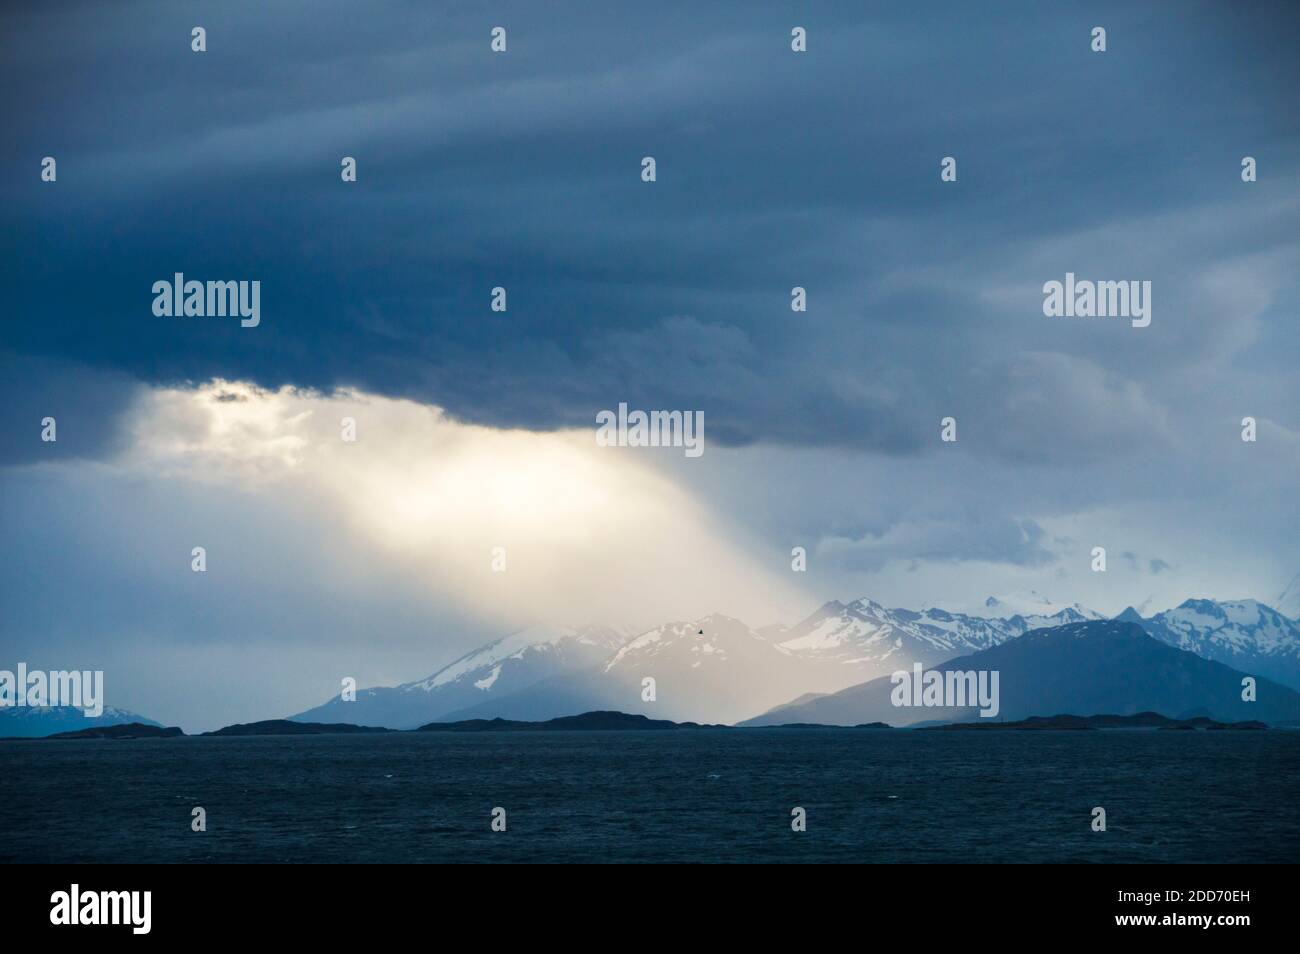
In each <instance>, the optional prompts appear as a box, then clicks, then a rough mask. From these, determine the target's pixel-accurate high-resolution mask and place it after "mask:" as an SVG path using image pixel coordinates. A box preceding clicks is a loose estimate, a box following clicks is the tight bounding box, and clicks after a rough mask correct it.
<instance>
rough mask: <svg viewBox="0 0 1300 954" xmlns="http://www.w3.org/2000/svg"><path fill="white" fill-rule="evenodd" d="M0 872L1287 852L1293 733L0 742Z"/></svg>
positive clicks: (1298, 740)
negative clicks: (99, 866)
mask: <svg viewBox="0 0 1300 954" xmlns="http://www.w3.org/2000/svg"><path fill="white" fill-rule="evenodd" d="M195 806H202V807H203V808H205V809H206V811H207V831H206V832H202V833H196V832H192V831H191V830H190V822H191V809H192V808H193V807H195ZM497 806H500V807H503V808H505V809H506V813H507V814H506V822H507V830H506V831H504V832H493V831H492V830H491V828H490V822H491V813H492V809H493V808H494V807H497ZM795 806H800V807H802V808H804V809H806V811H807V831H804V832H794V831H792V830H791V825H790V822H791V809H792V808H793V807H795ZM1094 806H1102V807H1104V808H1105V810H1106V815H1107V830H1106V831H1105V832H1093V831H1091V829H1090V822H1091V820H1092V809H1093V807H1094ZM0 861H4V862H86V861H89V862H236V861H267V862H344V863H346V862H450V861H456V862H485V863H502V862H660V861H672V862H744V861H750V862H927V861H942V862H1130V863H1141V862H1264V861H1271V862H1295V861H1300V732H1297V731H1288V730H1277V729H1274V730H1268V731H1262V732H1153V731H1108V732H1063V731H1048V732H982V733H974V732H914V731H901V730H894V731H888V730H881V731H872V730H850V729H757V730H745V731H725V730H701V731H675V732H564V733H502V734H483V735H452V734H440V733H438V734H434V733H406V734H398V735H383V736H345V735H334V736H310V737H292V738H288V737H278V738H268V737H262V738H179V739H155V740H139V741H129V742H113V741H67V742H0Z"/></svg>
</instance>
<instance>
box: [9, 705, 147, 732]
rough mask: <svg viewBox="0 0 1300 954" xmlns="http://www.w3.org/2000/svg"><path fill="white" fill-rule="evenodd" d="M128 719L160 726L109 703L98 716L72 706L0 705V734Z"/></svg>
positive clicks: (69, 728) (76, 728) (70, 729)
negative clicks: (87, 713) (88, 714)
mask: <svg viewBox="0 0 1300 954" xmlns="http://www.w3.org/2000/svg"><path fill="white" fill-rule="evenodd" d="M131 723H134V724H136V725H147V726H154V727H156V728H162V724H161V723H159V722H155V721H154V720H153V719H147V718H145V717H144V716H142V715H140V714H138V713H135V712H130V711H129V710H127V709H114V708H113V707H111V706H106V707H105V708H104V711H103V712H102V713H100V714H99V715H98V716H87V715H86V714H85V713H84V712H82V710H80V709H77V708H74V707H73V706H0V738H6V739H37V738H44V737H46V736H51V735H55V734H56V733H64V732H78V731H80V730H82V729H97V728H102V727H104V726H113V725H128V724H131Z"/></svg>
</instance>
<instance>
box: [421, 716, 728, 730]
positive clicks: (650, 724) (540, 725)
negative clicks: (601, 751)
mask: <svg viewBox="0 0 1300 954" xmlns="http://www.w3.org/2000/svg"><path fill="white" fill-rule="evenodd" d="M727 728H730V726H723V725H700V724H699V723H697V722H670V721H668V720H667V719H649V718H647V717H645V716H643V715H631V714H629V713H626V712H584V713H582V714H581V715H573V716H560V717H559V718H555V719H546V720H545V721H542V722H521V721H517V720H514V719H467V720H464V721H461V722H431V723H429V724H428V725H422V726H420V731H421V732H565V731H568V732H572V731H575V730H577V731H584V732H590V731H593V730H598V731H629V730H630V731H634V732H662V731H671V730H673V729H727Z"/></svg>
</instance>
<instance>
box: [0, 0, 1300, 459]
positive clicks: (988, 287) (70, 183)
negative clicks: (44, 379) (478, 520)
mask: <svg viewBox="0 0 1300 954" xmlns="http://www.w3.org/2000/svg"><path fill="white" fill-rule="evenodd" d="M593 6H594V8H593ZM3 17H4V23H3V34H4V41H3V42H4V48H5V55H4V57H3V61H2V63H0V90H2V92H0V97H3V99H2V100H0V101H2V102H3V107H4V114H5V116H6V127H7V135H6V144H5V147H4V152H3V157H2V161H0V197H2V198H3V201H4V205H5V210H6V211H5V213H4V217H5V222H6V227H5V229H4V234H3V238H2V239H0V252H2V253H3V261H4V265H3V268H4V271H5V282H4V286H5V289H6V293H7V302H6V306H7V308H8V309H9V314H8V315H7V316H6V320H5V321H4V324H3V332H2V335H3V337H2V338H0V344H2V345H3V347H5V348H7V349H8V350H10V351H12V352H15V353H18V354H23V355H44V356H49V357H57V358H60V359H67V360H72V361H76V362H80V363H82V364H84V365H86V366H90V367H95V368H103V369H108V370H110V371H112V372H115V373H121V374H124V375H130V376H134V377H137V378H139V379H141V380H144V381H147V382H151V383H154V382H163V383H171V382H179V381H199V380H204V379H207V378H209V377H212V376H216V375H220V376H222V377H226V378H246V379H249V380H253V381H255V382H257V383H259V384H262V385H265V386H276V385H279V384H283V383H293V384H298V385H304V386H310V387H318V388H325V389H328V388H330V387H333V386H338V385H355V386H360V387H362V388H365V389H367V390H370V391H374V392H379V393H384V394H389V395H400V396H407V397H412V398H415V399H418V400H421V401H426V402H430V403H436V404H440V405H443V406H445V407H447V408H448V409H449V410H450V411H451V412H452V413H453V414H455V415H457V416H458V417H461V418H463V419H466V420H470V421H474V422H481V423H488V424H494V425H503V426H523V427H529V428H550V427H556V426H565V425H575V424H580V425H584V426H585V425H590V424H591V423H592V421H593V419H594V414H595V412H596V411H597V410H599V409H601V408H606V407H613V406H615V405H616V404H617V402H619V401H623V400H626V401H628V402H629V403H631V404H633V405H637V406H646V407H662V408H692V409H695V408H698V409H702V410H704V411H705V413H706V419H707V421H708V427H709V435H710V439H712V440H716V441H720V442H723V443H731V444H745V443H750V442H755V441H762V440H770V441H775V442H780V443H785V444H794V445H819V444H831V445H841V446H847V447H862V448H868V449H879V450H885V451H889V452H909V451H913V450H915V449H917V448H918V447H921V446H923V445H932V444H933V439H934V432H935V429H936V422H937V420H938V417H939V416H941V415H942V414H945V413H949V412H950V411H951V410H952V409H953V408H962V409H963V411H964V412H965V413H967V414H968V415H969V416H972V417H974V420H973V421H972V422H971V430H970V431H969V433H971V434H987V435H990V436H991V438H992V439H990V440H989V441H987V442H985V444H984V446H986V447H988V448H990V449H992V450H993V451H995V452H997V453H1000V454H1004V455H1006V456H1008V457H1010V458H1011V459H1013V460H1015V459H1024V460H1042V459H1056V458H1057V455H1058V453H1060V454H1065V455H1066V459H1067V460H1068V459H1070V458H1071V457H1077V456H1079V455H1081V454H1082V455H1084V456H1087V455H1088V454H1089V453H1091V452H1092V451H1094V450H1097V449H1099V448H1101V447H1105V446H1106V445H1107V442H1108V441H1110V440H1111V438H1110V435H1111V434H1113V433H1114V431H1113V428H1112V427H1111V425H1112V424H1115V423H1116V422H1117V421H1121V422H1126V423H1124V426H1123V427H1122V428H1121V431H1122V433H1121V438H1120V443H1121V444H1123V443H1131V444H1135V445H1137V444H1143V443H1144V442H1149V441H1151V440H1157V441H1158V440H1160V439H1161V433H1160V432H1161V428H1162V426H1163V424H1162V421H1161V418H1160V413H1159V410H1158V408H1159V405H1160V404H1161V402H1162V399H1163V398H1164V397H1165V395H1164V394H1163V393H1159V391H1160V388H1161V386H1162V382H1161V376H1162V375H1163V376H1168V375H1170V374H1176V373H1177V372H1178V371H1179V369H1180V368H1182V367H1183V366H1184V365H1186V364H1187V363H1188V362H1189V361H1192V360H1195V359H1196V357H1197V356H1198V355H1201V354H1203V353H1204V352H1205V351H1207V350H1213V348H1214V347H1215V346H1214V345H1213V344H1212V342H1214V341H1215V340H1217V338H1216V335H1218V334H1219V332H1218V331H1217V330H1216V326H1215V325H1213V324H1212V323H1210V322H1209V321H1204V322H1190V323H1188V324H1186V325H1180V326H1179V328H1178V330H1177V331H1176V332H1164V333H1173V334H1177V335H1179V336H1180V338H1179V339H1178V341H1179V347H1175V348H1170V347H1167V345H1168V343H1169V341H1170V340H1171V339H1169V338H1165V339H1163V344H1164V345H1166V347H1163V348H1161V347H1158V346H1156V345H1155V344H1154V341H1155V337H1156V335H1155V332H1152V334H1151V339H1152V340H1151V341H1150V342H1145V343H1144V342H1143V341H1142V339H1141V336H1140V333H1137V334H1132V335H1130V336H1128V337H1126V338H1125V339H1123V341H1124V346H1123V347H1122V348H1117V347H1116V345H1115V342H1116V340H1117V338H1116V336H1115V335H1114V334H1112V333H1109V332H1107V333H1098V332H1097V329H1086V330H1082V329H1069V330H1065V331H1063V330H1062V326H1059V325H1058V326H1050V327H1049V323H1048V322H1047V319H1044V318H1043V316H1042V314H1041V311H1040V310H1039V307H1040V304H1041V295H1040V292H1039V291H1038V289H1039V286H1041V283H1042V282H1043V281H1044V280H1047V279H1050V278H1060V277H1061V276H1062V274H1063V273H1064V272H1065V271H1066V270H1067V269H1074V270H1077V271H1080V272H1082V271H1085V270H1087V269H1088V268H1089V267H1090V266H1094V265H1096V266H1099V267H1100V266H1104V265H1107V264H1111V260H1110V259H1108V258H1107V256H1108V254H1110V252H1111V249H1112V247H1113V241H1114V234H1115V232H1116V230H1117V229H1122V228H1123V225H1122V223H1125V222H1127V221H1129V220H1132V219H1144V220H1148V221H1158V220H1159V218H1160V217H1161V216H1165V215H1177V214H1179V213H1180V212H1181V211H1183V210H1186V209H1188V208H1191V207H1198V206H1202V205H1213V204H1214V203H1228V202H1236V203H1239V204H1238V205H1237V206H1236V207H1235V211H1234V215H1235V217H1236V218H1235V224H1234V228H1235V229H1236V233H1235V234H1236V235H1237V236H1241V237H1240V238H1234V237H1233V233H1232V232H1231V230H1228V231H1226V232H1225V231H1224V230H1223V229H1222V228H1220V225H1219V223H1216V222H1215V221H1214V220H1213V219H1204V220H1202V223H1201V227H1200V230H1199V231H1195V232H1193V233H1192V234H1190V235H1189V234H1187V233H1185V232H1184V233H1181V234H1177V235H1168V234H1165V235H1163V236H1161V238H1160V240H1159V241H1158V242H1157V247H1154V248H1153V247H1149V246H1147V247H1144V248H1145V250H1146V251H1149V252H1150V257H1147V256H1146V255H1145V253H1139V254H1138V255H1137V257H1136V261H1135V260H1134V259H1133V258H1132V257H1130V258H1128V259H1126V260H1124V261H1122V262H1120V264H1126V263H1127V262H1132V263H1133V264H1134V266H1135V267H1138V268H1148V269H1149V270H1150V273H1151V274H1146V275H1140V276H1129V275H1127V273H1126V274H1121V275H1115V276H1114V277H1119V278H1123V277H1155V278H1157V279H1158V284H1157V287H1158V292H1157V294H1158V296H1159V297H1158V298H1157V306H1156V307H1157V309H1160V308H1162V307H1163V308H1165V309H1167V310H1166V311H1164V312H1160V311H1159V310H1158V311H1157V317H1156V325H1155V326H1154V327H1155V328H1156V329H1160V328H1161V327H1162V326H1166V327H1167V326H1168V323H1169V322H1170V320H1171V310H1172V309H1173V308H1178V309H1179V311H1181V310H1182V307H1181V306H1182V305H1183V304H1188V305H1189V306H1190V305H1191V304H1194V302H1192V301H1190V300H1185V299H1180V296H1179V293H1178V292H1177V291H1176V290H1175V289H1176V286H1177V284H1178V282H1179V281H1180V280H1181V279H1183V278H1185V276H1187V275H1188V274H1194V273H1196V271H1197V270H1198V269H1199V268H1200V267H1201V266H1202V264H1203V263H1205V262H1213V261H1216V260H1218V259H1221V258H1223V257H1225V256H1229V255H1240V254H1243V253H1254V254H1258V255H1267V254H1270V249H1274V248H1275V247H1276V246H1277V245H1278V243H1283V242H1286V241H1288V239H1287V235H1288V227H1290V228H1289V234H1290V236H1291V239H1292V240H1293V237H1294V224H1295V214H1294V213H1295V209H1294V206H1293V205H1291V206H1287V205H1286V204H1285V201H1284V200H1285V199H1287V197H1288V193H1287V192H1286V191H1285V190H1286V189H1287V186H1286V185H1285V183H1286V182H1287V180H1288V176H1289V177H1290V178H1291V180H1293V179H1294V174H1295V169H1296V166H1297V129H1296V125H1295V118H1294V116H1295V111H1294V105H1295V102H1294V96H1293V91H1294V89H1296V88H1297V87H1298V86H1300V75H1298V71H1297V67H1296V61H1295V58H1294V55H1293V54H1294V49H1295V45H1294V43H1295V41H1296V39H1297V30H1296V19H1297V18H1296V16H1295V15H1294V13H1293V12H1290V11H1289V10H1288V7H1287V6H1286V5H1284V4H1278V5H1259V6H1251V7H1250V8H1249V9H1235V8H1227V7H1225V6H1217V5H1208V4H1207V5H1186V4H1184V5H1179V6H1178V7H1177V8H1176V9H1175V8H1174V7H1173V6H1170V5H1136V6H1135V5H1132V4H1120V5H1112V6H1108V7H1102V8H1100V9H1099V10H1093V11H1089V12H1087V13H1084V12H1082V11H1078V10H1074V9H1072V8H1069V7H1065V8H1051V9H1049V8H1048V6H1047V5H1043V4H1038V3H1024V4H1011V5H999V6H998V7H997V8H996V9H995V10H994V9H992V8H987V9H986V8H984V7H981V6H977V5H971V4H965V3H954V4H946V5H935V6H928V7H926V8H925V9H924V10H923V11H922V10H918V11H913V12H908V11H907V10H905V9H904V8H902V7H899V8H897V9H884V10H877V9H871V8H867V7H865V6H863V7H861V8H859V7H857V6H855V5H832V4H825V5H817V4H814V5H810V6H808V7H805V8H801V10H800V12H798V13H795V12H792V11H791V10H789V9H788V8H787V7H786V5H777V4H772V5H760V6H757V7H756V6H755V5H753V4H739V3H736V4H667V5H665V4H655V5H650V6H646V7H637V6H635V5H631V4H617V5H609V6H603V5H588V4H571V5H564V4H547V5H545V6H544V7H543V6H541V5H537V4H505V5H496V6H494V7H493V8H492V10H491V12H476V11H474V10H473V9H472V8H465V7H461V6H452V5H448V6H445V7H444V6H439V5H436V4H428V5H425V4H419V5H410V4H398V5H391V6H382V7H376V6H372V5H367V6H365V7H358V6H356V5H341V4H340V5H328V6H324V7H322V6H321V5H319V4H284V3H277V4H274V5H266V4H254V3H239V4H222V5H219V6H216V5H212V6H198V7H195V6H190V5H177V4H156V5H140V4H136V5H133V6H124V5H104V6H101V5H83V6H74V7H68V6H66V5H60V6H57V7H44V6H41V7H36V6H31V7H23V6H16V5H10V6H7V7H6V9H5V11H4V13H3ZM1095 23H1101V24H1104V25H1105V26H1106V27H1107V29H1108V31H1109V46H1110V49H1109V52H1107V53H1106V54H1094V53H1092V52H1090V51H1089V49H1088V42H1087V38H1088V31H1089V29H1090V28H1091V27H1092V26H1093V25H1094V24H1095ZM497 24H501V25H504V26H506V27H507V28H508V30H509V44H510V46H509V52H508V53H507V54H505V55H493V54H492V53H491V52H490V51H489V49H488V31H489V29H490V28H491V27H492V26H494V25H497ZM795 24H799V25H804V26H806V27H807V28H808V30H809V37H810V40H809V44H810V52H809V53H807V54H804V55H795V54H792V53H791V52H790V49H789V31H790V28H791V26H793V25H795ZM195 25H202V26H204V27H205V28H206V29H207V33H208V52H206V53H202V54H196V53H192V52H191V51H190V48H189V31H190V29H191V27H193V26H195ZM1246 152H1250V153H1252V154H1258V155H1260V156H1261V157H1262V158H1261V181H1260V182H1259V183H1257V184H1255V185H1254V186H1252V187H1250V188H1252V189H1254V190H1255V191H1254V192H1253V193H1252V194H1250V195H1249V196H1246V197H1243V196H1242V193H1241V189H1242V188H1243V186H1242V184H1241V183H1240V181H1239V179H1238V176H1237V166H1238V162H1239V160H1240V157H1241V155H1243V154H1245V153H1246ZM45 155H53V156H55V157H56V158H57V159H58V162H59V179H58V182H57V183H56V184H53V185H50V184H45V183H41V182H40V181H39V179H38V169H39V161H40V159H41V157H42V156H45ZM345 155H347V156H354V157H356V159H357V161H358V164H359V181H358V182H356V183H355V184H344V183H342V182H341V181H340V180H339V160H340V158H341V157H342V156H345ZM644 155H653V156H655V157H656V159H657V161H658V174H659V181H658V182H656V183H654V184H652V185H648V184H645V183H642V182H641V181H640V180H639V169H640V167H639V162H640V159H641V157H642V156H644ZM945 155H954V156H956V157H957V158H958V161H959V180H958V182H957V183H955V184H949V185H944V184H941V183H940V182H939V181H938V169H939V160H940V158H941V157H943V156H945ZM1241 203H1244V204H1241ZM1279 206H1280V207H1281V208H1282V209H1283V210H1284V211H1283V213H1282V214H1279V213H1278V212H1277V211H1276V210H1277V208H1279ZM1270 209H1272V210H1273V212H1272V213H1269V211H1268V210H1270ZM1270 214H1271V218H1270V217H1269V216H1270ZM1117 223H1119V224H1118V225H1117ZM1107 229H1110V231H1109V232H1106V230H1107ZM1102 236H1105V237H1104V238H1103V237H1102ZM1168 242H1173V243H1174V245H1175V251H1174V252H1173V253H1171V252H1170V250H1169V249H1168V248H1167V247H1160V246H1161V244H1162V243H1168ZM1044 248H1058V249H1060V250H1061V252H1062V254H1060V255H1059V256H1055V257H1053V256H1050V255H1047V256H1044V255H1043V253H1042V249H1044ZM1272 254H1276V253H1272ZM1293 260H1294V259H1293V258H1292V259H1288V258H1286V257H1285V255H1283V256H1282V257H1281V258H1280V260H1279V261H1278V262H1277V263H1276V264H1277V268H1278V269H1280V270H1282V271H1285V269H1286V268H1287V267H1288V264H1289V263H1291V262H1293ZM958 263H962V264H961V266H960V267H959V266H958ZM176 271H182V272H184V273H185V274H186V275H187V276H188V277H190V278H199V279H248V280H252V279H257V280H260V281H261V282H262V293H263V297H262V313H263V316H264V317H263V321H262V323H261V325H260V326H259V327H258V328H256V329H241V328H240V327H239V326H238V323H237V322H233V321H229V320H225V321H223V320H220V319H196V318H190V319H169V318H156V317H154V316H153V315H152V313H151V311H150V304H151V301H152V294H151V292H150V287H151V285H152V283H153V282H154V281H156V280H159V279H169V278H170V277H171V276H172V274H173V273H174V272H176ZM497 285H500V286H504V287H506V288H507V289H508V294H509V311H508V312H507V313H506V314H494V313H492V312H491V311H490V310H489V307H488V303H489V294H490V289H491V288H492V287H493V286H497ZM793 285H802V286H805V287H806V288H807V289H808V294H809V311H808V313H806V314H793V313H792V312H791V311H790V308H789V293H790V288H791V286H793ZM999 293H1004V294H1003V297H998V294H999ZM1284 334H1289V336H1290V337H1289V338H1288V339H1287V340H1289V341H1290V342H1291V343H1292V344H1293V343H1294V331H1293V330H1292V331H1291V332H1284ZM1261 352H1262V353H1263V354H1264V356H1265V357H1264V358H1263V360H1264V361H1265V362H1268V361H1269V360H1270V359H1269V358H1268V357H1267V356H1268V355H1271V354H1276V353H1278V349H1277V348H1275V347H1262V348H1261ZM1274 360H1275V359H1274ZM1137 378H1141V379H1142V380H1141V382H1140V383H1139V384H1135V383H1134V381H1135V379H1137ZM1166 383H1168V385H1169V388H1170V391H1172V390H1173V389H1174V388H1175V383H1174V382H1166ZM1112 385H1113V387H1112ZM1018 388H1020V389H1021V390H1017V389H1018ZM1098 388H1102V391H1101V392H1100V393H1099V392H1098V390H1097V389H1098ZM1024 389H1028V392H1027V393H1029V395H1030V398H1029V402H1030V404H1033V403H1034V402H1037V403H1038V404H1040V405H1041V406H1043V407H1049V408H1054V409H1057V410H1058V413H1057V415H1056V418H1055V420H1054V422H1053V424H1052V427H1051V428H1048V427H1047V425H1046V424H1043V425H1042V426H1040V427H1037V428H1033V427H1031V428H1029V429H1025V428H1021V427H1014V428H1008V427H1006V426H1005V422H1006V421H1007V420H1008V419H1011V420H1018V418H1017V417H1016V415H1017V414H1018V413H1020V411H1021V410H1022V409H1023V408H1024V407H1025V406H1026V397H1025V393H1026V392H1025V390H1024ZM1149 389H1156V392H1157V393H1152V391H1151V390H1149ZM1274 393H1275V394H1278V393H1279V392H1274ZM1292 393H1293V389H1292V388H1289V387H1285V386H1284V387H1283V388H1282V390H1281V391H1280V395H1281V396H1287V395H1290V394H1292ZM1099 409H1100V410H1099ZM1148 411H1150V413H1148ZM1098 414H1100V415H1101V416H1100V417H1099V416H1098ZM1026 435H1027V436H1026Z"/></svg>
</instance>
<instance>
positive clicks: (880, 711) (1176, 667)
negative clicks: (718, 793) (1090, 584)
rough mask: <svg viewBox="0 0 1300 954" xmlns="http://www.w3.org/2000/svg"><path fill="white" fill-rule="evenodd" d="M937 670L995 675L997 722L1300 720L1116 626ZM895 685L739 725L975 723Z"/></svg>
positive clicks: (1126, 626)
mask: <svg viewBox="0 0 1300 954" xmlns="http://www.w3.org/2000/svg"><path fill="white" fill-rule="evenodd" d="M936 669H937V670H938V671H945V670H955V671H976V672H979V671H984V672H997V673H998V674H999V677H1000V678H999V683H998V685H999V689H998V699H997V703H998V716H1000V717H1001V718H1004V719H1006V720H1007V721H1015V720H1017V719H1024V718H1028V717H1029V716H1043V715H1058V714H1071V715H1100V714H1118V715H1131V714H1134V713H1138V712H1144V711H1151V712H1158V713H1160V714H1162V715H1167V716H1169V717H1170V718H1190V717H1194V716H1209V717H1210V718H1212V719H1218V720H1223V721H1243V720H1251V719H1258V720H1261V721H1264V722H1270V723H1293V722H1295V721H1296V720H1300V693H1296V692H1295V691H1293V690H1291V689H1288V688H1287V687H1285V686H1282V685H1279V684H1277V683H1273V682H1270V681H1268V680H1266V679H1261V680H1260V681H1259V697H1258V699H1257V700H1256V701H1254V702H1249V701H1246V700H1243V699H1242V697H1241V680H1242V676H1243V673H1241V672H1239V671H1237V670H1235V669H1232V668H1231V667H1229V666H1225V665H1224V664H1222V663H1219V662H1215V661H1213V660H1209V659H1205V658H1203V657H1202V656H1199V655H1198V654H1196V653H1192V652H1188V651H1186V650H1180V649H1178V648H1176V647H1172V646H1169V645H1168V644H1166V643H1163V642H1161V641H1159V640H1156V639H1153V638H1151V637H1150V636H1149V635H1148V634H1147V633H1145V632H1144V631H1143V630H1142V628H1141V627H1139V626H1138V625H1137V624H1135V623H1131V622H1128V621H1125V620H1121V619H1114V620H1090V621H1088V622H1083V623H1070V624H1068V625H1064V626H1059V627H1052V628H1049V629H1037V630H1033V631H1031V632H1029V633H1027V634H1025V635H1024V636H1021V637H1018V638H1016V639H1011V640H1008V641H1007V642H1005V643H1001V644H999V645H997V646H993V647H991V648H989V649H983V650H980V651H979V652H975V653H971V654H970V655H966V656H960V657H957V658H955V659H950V660H948V661H947V662H945V663H942V664H941V665H939V666H938V667H936ZM894 688H895V684H894V683H893V681H892V680H891V679H890V678H889V677H880V678H878V679H873V680H871V681H869V682H865V683H861V684H859V685H856V686H852V687H850V688H848V689H844V690H842V691H840V692H837V693H832V694H829V695H822V696H815V697H813V698H811V699H808V698H805V699H801V700H794V701H792V702H791V703H789V704H787V705H783V706H779V707H777V708H775V709H772V710H769V711H767V712H764V713H763V714H762V715H759V716H756V717H754V718H752V719H749V720H747V721H746V722H745V723H744V724H746V725H756V726H757V725H781V724H783V723H789V722H815V723H824V724H828V725H858V724H860V723H864V722H876V721H880V722H887V723H889V724H890V725H914V724H916V723H921V722H935V721H941V722H952V721H957V722H966V721H978V720H979V718H980V716H979V715H978V713H977V710H976V708H975V707H974V706H972V705H971V704H969V702H967V704H965V705H961V706H956V705H951V704H950V705H948V706H936V707H924V706H898V705H895V704H894V697H893V690H894Z"/></svg>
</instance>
